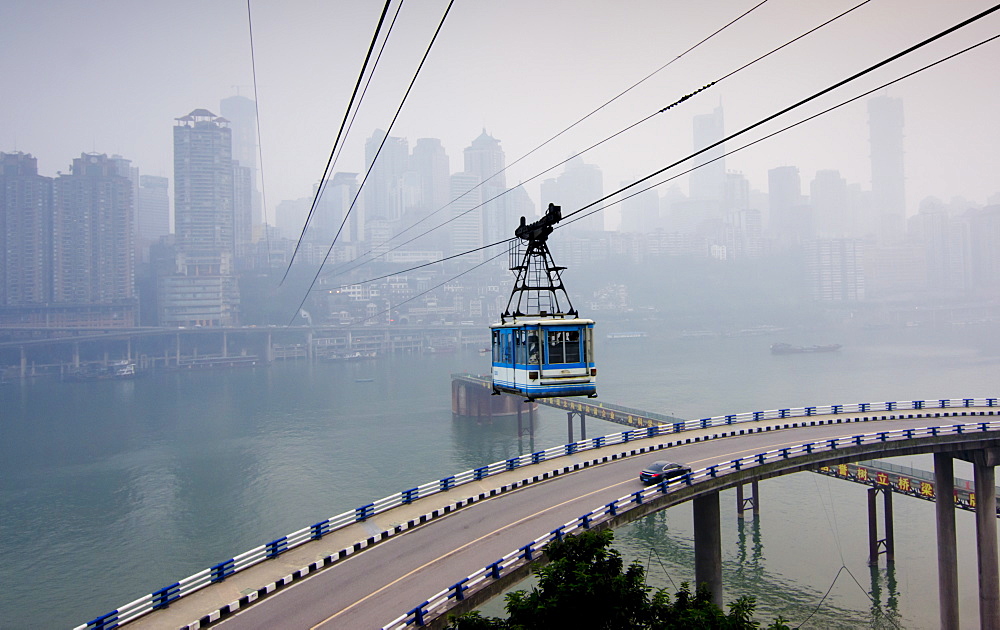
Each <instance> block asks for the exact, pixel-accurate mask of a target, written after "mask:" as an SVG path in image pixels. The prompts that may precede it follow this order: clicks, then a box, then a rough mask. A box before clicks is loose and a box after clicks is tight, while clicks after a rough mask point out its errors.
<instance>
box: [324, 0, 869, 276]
mask: <svg viewBox="0 0 1000 630" xmlns="http://www.w3.org/2000/svg"><path fill="white" fill-rule="evenodd" d="M869 2H871V0H863V1H862V2H861V3H859V4H856V5H855V6H853V7H851V8H850V9H847V10H846V11H843V12H841V13H840V14H838V15H836V16H834V17H832V18H830V19H828V20H827V21H825V22H823V23H822V24H819V25H818V26H815V27H813V28H811V29H809V30H808V31H806V32H804V33H802V34H801V35H799V36H797V37H795V38H793V39H790V40H788V41H787V42H785V43H784V44H782V45H781V46H778V47H777V48H774V49H772V50H771V51H769V52H767V53H765V54H763V55H761V56H759V57H757V58H756V59H754V60H753V61H750V62H748V63H745V64H743V65H742V66H740V67H739V68H736V69H735V70H732V71H730V72H729V73H728V74H726V75H724V76H722V77H720V78H719V79H716V80H715V81H712V82H710V83H707V84H705V85H703V86H702V87H700V88H698V89H696V90H695V91H693V92H690V93H689V94H685V95H684V96H682V97H681V98H679V99H677V100H676V101H674V102H673V103H671V104H669V105H667V106H666V107H663V108H661V109H659V110H657V111H656V112H653V113H652V114H650V115H648V116H646V117H645V118H643V119H641V120H638V121H636V122H635V123H632V124H631V125H629V126H628V127H625V128H623V129H621V130H619V131H617V132H616V133H614V134H612V135H610V136H608V137H606V138H604V139H603V140H601V141H599V142H596V143H594V144H592V145H590V146H589V147H587V148H586V149H583V150H582V151H579V152H577V153H575V154H573V155H571V156H570V157H568V158H566V159H565V160H563V161H561V162H558V163H556V164H553V165H552V166H550V167H548V168H547V169H545V170H543V171H541V172H539V173H537V174H535V175H533V176H531V177H529V178H528V179H527V180H524V181H522V182H520V183H519V184H518V186H523V185H524V184H525V183H527V182H531V181H534V180H536V179H538V178H539V177H541V176H542V175H545V174H546V173H548V172H550V171H552V170H554V169H556V168H558V167H559V166H562V165H563V164H566V163H567V162H569V161H570V160H572V159H573V158H576V157H579V156H581V155H583V154H584V153H587V152H588V151H591V150H592V149H595V148H596V147H598V146H600V145H602V144H604V143H605V142H608V141H609V140H612V139H614V138H616V137H618V136H620V135H621V134H623V133H625V132H627V131H630V130H632V129H633V128H635V127H637V126H639V125H641V124H643V123H645V122H646V121H648V120H650V119H651V118H654V117H656V116H657V115H658V114H662V113H664V112H666V111H668V110H670V109H673V108H674V107H676V106H678V105H680V104H681V103H683V102H684V101H686V100H688V99H690V98H692V97H693V96H695V95H696V94H698V93H700V92H702V91H704V90H707V89H708V88H710V87H712V86H714V85H717V84H719V83H721V82H722V81H724V80H725V79H728V78H729V77H731V76H733V75H734V74H736V73H738V72H740V71H742V70H745V69H746V68H749V67H750V66H752V65H753V64H755V63H757V62H758V61H761V60H763V59H765V58H767V57H769V56H771V55H773V54H774V53H776V52H778V51H780V50H782V49H784V48H786V47H787V46H790V45H791V44H793V43H795V42H796V41H798V40H800V39H802V38H804V37H806V36H808V35H810V34H812V33H814V32H815V31H817V30H819V29H821V28H823V27H824V26H827V25H828V24H830V23H831V22H834V21H836V20H838V19H840V18H842V17H844V16H845V15H847V14H848V13H851V12H852V11H854V10H855V9H859V8H861V7H862V6H864V5H866V4H868V3H869ZM761 4H763V3H761ZM757 6H760V5H759V4H758V5H757ZM757 6H755V7H753V8H752V9H750V11H752V10H753V9H755V8H757ZM747 13H749V11H748V12H747ZM745 15H746V13H744V14H743V15H741V16H740V18H742V17H743V16H745ZM740 18H736V19H737V20H738V19H740ZM735 21H736V20H733V21H732V22H730V23H729V24H727V25H726V26H725V27H723V28H722V29H719V30H718V31H716V32H715V33H713V34H712V35H710V36H709V37H708V38H705V39H703V40H702V41H701V42H699V43H698V44H696V45H695V46H693V47H692V48H689V49H688V50H687V51H685V52H684V53H681V55H679V56H678V57H676V58H675V60H674V61H676V59H680V57H682V56H683V55H684V54H687V52H690V51H691V50H693V49H694V48H695V47H697V46H698V45H700V44H701V43H703V42H705V41H707V40H708V39H709V38H710V37H712V36H714V35H715V34H718V33H719V32H721V31H722V30H723V29H725V28H726V27H728V26H730V25H731V24H733V23H734V22H735ZM670 63H673V61H671V62H670ZM667 65H670V64H669V63H668V64H666V65H664V66H662V67H660V68H659V69H658V70H656V71H655V72H653V73H652V74H649V75H647V76H646V77H645V78H644V79H642V80H641V81H639V83H641V82H642V81H645V80H646V79H648V78H649V77H651V76H653V74H656V72H659V71H660V70H662V69H664V68H666V67H667ZM639 83H636V84H635V85H633V86H632V87H635V86H637V85H639ZM629 89H632V88H629ZM627 91H628V90H626V91H625V92H627ZM625 92H622V93H621V94H619V95H618V96H616V97H614V98H615V99H616V98H618V97H619V96H622V95H623V94H625ZM613 100H614V99H611V100H610V101H608V102H607V103H605V105H607V104H608V103H611V102H612V101H613ZM601 107H604V105H602V106H601ZM599 109H600V108H598V109H597V110H594V111H593V112H591V114H593V113H596V112H597V111H598V110H599ZM591 114H588V115H587V116H590V115H591ZM587 116H585V117H584V118H581V119H580V120H578V121H577V122H575V123H573V125H571V126H570V127H567V128H566V129H564V130H563V131H561V132H559V134H556V135H555V136H553V137H552V138H549V140H546V141H545V142H544V143H542V144H541V145H539V146H538V147H536V148H535V149H532V151H530V152H529V153H526V154H525V155H523V156H522V157H520V158H518V160H515V161H514V162H511V164H509V165H508V166H507V167H506V168H504V169H503V170H500V171H498V172H497V173H496V174H494V175H492V176H491V177H490V178H487V179H486V180H484V181H483V182H481V183H480V184H479V185H477V186H475V187H473V188H471V189H469V190H468V191H466V192H465V193H463V194H462V195H460V196H459V197H456V198H455V199H453V200H452V201H449V202H448V203H447V204H445V205H444V206H443V207H441V208H439V209H438V210H435V211H434V212H432V213H431V214H429V215H427V216H426V217H423V218H421V219H420V220H419V221H417V222H415V223H414V224H413V225H411V226H410V227H408V228H406V229H405V230H402V231H401V232H399V233H398V234H396V235H395V236H393V237H392V238H391V239H389V241H387V242H390V241H392V240H394V239H396V238H398V237H399V236H401V235H402V234H405V233H406V232H408V231H409V230H411V229H413V228H414V227H416V226H417V225H419V224H421V223H423V222H424V221H426V220H427V219H429V218H431V217H432V216H434V215H435V214H437V213H438V212H441V211H442V210H444V209H445V208H447V207H448V206H450V205H451V204H452V203H454V202H455V201H458V200H459V199H461V198H462V197H464V196H465V195H466V194H468V193H469V192H472V191H473V190H475V189H476V188H478V187H479V186H481V185H482V184H483V183H485V182H486V181H489V179H492V178H493V177H496V175H499V174H500V173H502V172H504V171H505V170H507V168H510V167H511V166H513V165H514V164H516V163H517V162H518V161H520V160H522V159H524V158H525V157H527V156H528V155H531V153H533V152H534V151H536V150H538V149H539V148H541V147H543V146H545V144H548V143H549V142H551V141H552V140H554V139H555V138H557V137H559V135H561V134H563V133H565V132H566V131H568V130H569V129H571V128H572V127H573V126H575V125H577V124H579V123H580V122H582V121H584V120H586V118H587ZM510 190H513V189H511V188H509V189H507V190H505V191H503V192H501V193H499V194H497V195H495V196H494V197H492V198H490V199H487V200H486V201H483V202H482V203H480V204H479V205H476V206H473V207H472V208H469V209H468V210H465V211H463V212H461V213H459V214H457V215H455V216H453V217H450V218H448V219H447V220H445V221H443V222H442V223H439V224H438V225H436V226H435V227H432V228H430V229H428V230H425V231H423V232H421V233H420V234H418V235H417V236H414V237H413V238H411V239H409V240H407V241H404V242H402V243H400V244H399V245H396V246H395V247H392V248H390V249H387V250H385V251H383V252H381V253H380V254H379V255H378V256H375V257H374V258H371V259H369V260H366V261H362V262H361V263H359V264H357V265H355V266H353V267H350V268H347V269H344V267H346V266H347V265H350V264H352V263H354V262H356V261H358V260H359V259H361V258H363V257H365V256H367V255H368V254H370V253H372V251H374V249H370V250H368V251H367V252H365V253H364V254H362V255H361V256H358V257H357V258H355V259H354V260H353V261H351V262H350V263H345V264H344V265H343V266H341V267H339V268H337V269H333V270H332V271H331V272H330V273H329V274H326V276H327V277H337V276H340V275H343V274H345V273H348V272H350V271H353V270H355V269H358V268H360V267H362V266H364V265H365V264H367V263H370V262H372V261H374V260H377V259H379V258H381V257H382V256H385V255H386V254H388V253H389V252H392V251H395V250H397V249H399V248H400V247H404V246H406V245H408V244H410V243H412V242H413V241H415V240H417V239H419V238H422V237H424V236H426V235H427V234H430V233H431V232H433V231H435V230H437V229H439V228H441V227H443V226H445V225H447V224H448V223H451V222H452V221H455V220H457V219H460V218H462V217H463V216H465V215H467V214H469V213H470V212H472V211H474V210H478V209H479V208H482V207H483V206H485V205H487V204H489V203H490V202H492V201H495V200H496V199H499V198H500V197H502V196H504V195H506V194H507V193H508V192H510Z"/></svg>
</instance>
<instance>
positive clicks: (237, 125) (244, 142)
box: [219, 95, 264, 225]
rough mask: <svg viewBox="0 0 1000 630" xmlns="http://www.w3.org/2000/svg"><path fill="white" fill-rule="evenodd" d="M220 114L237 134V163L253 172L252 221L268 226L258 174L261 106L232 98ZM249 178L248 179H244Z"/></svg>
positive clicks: (235, 134) (234, 134)
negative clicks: (259, 108)
mask: <svg viewBox="0 0 1000 630" xmlns="http://www.w3.org/2000/svg"><path fill="white" fill-rule="evenodd" d="M219 113H220V114H222V117H223V118H225V119H226V120H228V121H229V122H230V129H232V133H233V161H235V162H238V163H239V165H240V166H241V167H244V168H247V169H250V172H249V177H250V183H249V191H248V194H249V200H250V203H251V209H250V221H251V222H252V224H253V225H257V224H260V223H263V222H264V211H263V202H262V200H261V194H260V189H259V187H258V185H257V181H258V179H259V176H258V171H257V104H256V103H255V102H254V101H253V100H251V99H249V98H247V97H245V96H239V95H237V96H230V97H229V98H224V99H222V101H221V102H220V103H219ZM243 177H246V175H243Z"/></svg>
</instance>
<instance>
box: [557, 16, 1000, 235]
mask: <svg viewBox="0 0 1000 630" xmlns="http://www.w3.org/2000/svg"><path fill="white" fill-rule="evenodd" d="M996 39H1000V35H994V36H993V37H989V38H987V39H984V40H983V41H981V42H979V43H977V44H973V45H971V46H968V47H967V48H963V49H962V50H959V51H958V52H955V53H952V54H950V55H948V56H947V57H942V58H941V59H938V60H937V61H934V62H931V63H929V64H927V65H926V66H923V67H921V68H917V69H916V70H913V71H912V72H908V73H906V74H904V75H903V76H900V77H897V78H895V79H893V80H891V81H887V82H885V83H883V84H881V85H879V86H878V87H874V88H872V89H870V90H868V91H866V92H862V93H861V94H858V95H857V96H853V97H851V98H849V99H847V100H846V101H842V102H840V103H837V104H836V105H833V106H831V107H828V108H826V109H824V110H822V111H820V112H817V113H815V114H812V115H811V116H808V117H806V118H803V119H802V120H800V121H798V122H795V123H792V124H790V125H788V126H786V127H782V128H781V129H778V130H777V131H774V132H771V133H769V134H767V135H766V136H763V137H760V138H757V139H756V140H754V141H752V142H748V143H747V144H744V145H743V146H741V147H737V148H735V149H732V150H731V151H726V152H725V153H723V154H722V155H720V156H718V157H715V158H712V159H711V160H708V161H707V162H703V163H701V164H698V165H697V166H693V167H691V168H689V169H687V170H686V171H682V172H680V173H677V174H675V175H672V176H670V177H668V178H667V179H664V180H663V181H660V182H657V183H655V184H652V185H650V186H647V187H646V188H642V189H640V190H638V191H635V192H633V193H632V194H630V195H628V196H625V197H622V198H621V199H617V200H615V201H613V202H612V203H610V204H608V205H607V206H602V207H598V208H595V209H594V210H591V211H590V212H588V213H586V214H584V215H581V216H579V217H576V218H575V219H571V220H569V221H563V222H562V223H560V224H559V225H558V226H556V227H555V228H554V229H557V230H558V229H559V228H562V227H565V226H566V225H568V224H570V223H574V222H576V221H579V220H580V219H585V218H587V217H589V216H590V215H592V214H597V213H598V212H601V211H602V210H604V209H605V208H608V207H610V206H613V205H615V204H618V203H621V202H622V201H625V200H626V199H631V198H632V197H635V196H636V195H639V194H641V193H644V192H646V191H647V190H652V189H653V188H656V187H657V186H662V185H663V184H666V183H667V182H670V181H673V180H675V179H677V178H679V177H682V176H684V175H687V174H689V173H691V172H692V171H695V170H697V169H699V168H701V167H703V166H705V165H706V164H711V163H712V162H716V161H718V160H721V159H722V158H724V157H727V156H729V155H732V154H734V153H737V152H739V151H742V150H743V149H747V148H749V147H752V146H753V145H755V144H758V143H760V142H763V141H764V140H768V139H770V138H772V137H774V136H776V135H778V134H780V133H784V132H786V131H788V130H789V129H793V128H795V127H798V126H799V125H802V124H805V123H807V122H809V121H810V120H813V119H814V118H819V117H820V116H823V115H824V114H828V113H830V112H832V111H833V110H835V109H839V108H841V107H843V106H844V105H847V104H849V103H853V102H854V101H857V100H859V99H862V98H864V97H866V96H869V95H871V94H874V93H875V92H878V91H879V90H881V89H884V88H886V87H889V86H890V85H893V84H896V83H899V82H900V81H902V80H904V79H908V78H910V77H912V76H913V75H915V74H919V73H920V72H923V71H924V70H928V69H930V68H933V67H934V66H936V65H938V64H941V63H944V62H945V61H948V60H950V59H952V58H954V57H957V56H959V55H961V54H963V53H967V52H969V51H970V50H973V49H975V48H979V47H980V46H982V45H984V44H988V43H989V42H992V41H994V40H996ZM686 159H689V158H686ZM681 161H682V162H683V161H685V160H681ZM662 172H663V171H662V170H661V171H658V172H657V173H654V175H656V174H659V173H662ZM648 179H649V177H644V178H643V179H642V180H639V182H641V181H645V180H648ZM639 182H635V183H633V184H629V185H628V186H626V187H624V188H621V189H619V190H618V191H616V192H614V193H612V194H611V195H609V196H608V197H604V199H608V198H609V197H613V196H614V195H617V194H619V193H621V192H622V191H624V190H627V189H628V188H631V187H632V186H634V185H635V184H636V183H639ZM604 199H601V200H598V201H597V202H594V203H599V202H600V201H603V200H604ZM593 205H594V204H593V203H592V204H589V205H587V206H584V207H583V208H581V209H580V210H577V211H575V212H571V213H570V215H573V214H576V213H577V212H580V211H581V210H585V209H586V208H589V207H590V206H593ZM567 216H569V215H567Z"/></svg>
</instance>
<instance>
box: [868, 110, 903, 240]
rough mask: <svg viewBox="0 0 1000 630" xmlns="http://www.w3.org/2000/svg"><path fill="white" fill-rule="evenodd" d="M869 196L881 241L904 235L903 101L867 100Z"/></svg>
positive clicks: (899, 238)
mask: <svg viewBox="0 0 1000 630" xmlns="http://www.w3.org/2000/svg"><path fill="white" fill-rule="evenodd" d="M868 129H869V141H870V143H871V167H872V194H873V196H874V210H875V212H876V213H877V215H878V217H879V220H880V234H879V237H880V239H881V241H882V242H885V243H896V242H899V241H901V240H902V238H903V236H904V226H905V223H904V222H905V220H906V179H905V178H906V174H905V169H904V166H903V101H902V99H898V98H891V97H888V96H880V97H877V98H873V99H870V100H869V101H868Z"/></svg>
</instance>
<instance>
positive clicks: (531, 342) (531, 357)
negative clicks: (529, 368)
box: [528, 330, 538, 365]
mask: <svg viewBox="0 0 1000 630" xmlns="http://www.w3.org/2000/svg"><path fill="white" fill-rule="evenodd" d="M528 363H529V364H531V365H538V333H537V332H536V331H534V330H532V331H529V332H528Z"/></svg>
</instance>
